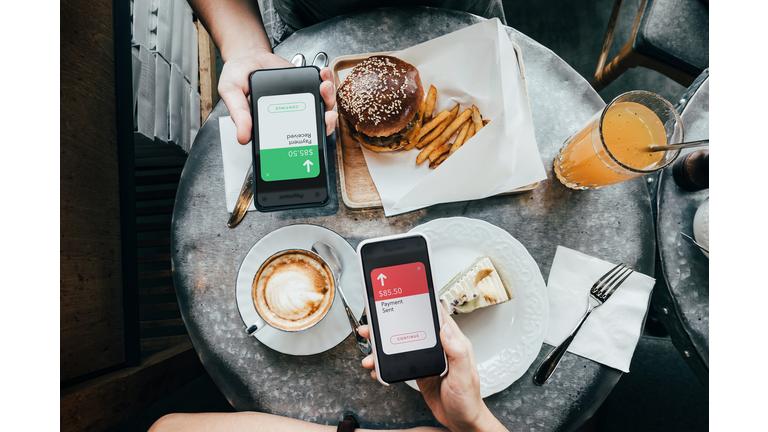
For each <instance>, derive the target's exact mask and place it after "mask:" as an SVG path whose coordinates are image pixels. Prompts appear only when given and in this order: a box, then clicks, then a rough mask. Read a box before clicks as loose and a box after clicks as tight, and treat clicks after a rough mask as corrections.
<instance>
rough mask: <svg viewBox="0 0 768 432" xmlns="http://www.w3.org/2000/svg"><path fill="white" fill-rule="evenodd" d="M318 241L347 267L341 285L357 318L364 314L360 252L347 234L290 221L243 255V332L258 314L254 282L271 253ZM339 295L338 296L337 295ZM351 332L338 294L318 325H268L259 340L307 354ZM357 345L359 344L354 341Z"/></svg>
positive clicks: (238, 288)
mask: <svg viewBox="0 0 768 432" xmlns="http://www.w3.org/2000/svg"><path fill="white" fill-rule="evenodd" d="M316 241H323V242H325V243H327V244H329V245H330V246H331V247H332V248H334V249H335V250H336V253H338V255H339V258H340V259H341V263H342V266H343V268H344V270H343V272H342V274H341V281H340V286H341V287H342V289H343V290H344V295H346V297H347V301H348V302H349V306H350V307H351V308H352V311H354V312H355V315H356V316H357V317H358V319H359V318H360V317H361V316H362V314H363V310H364V309H365V308H364V305H363V290H362V288H361V286H360V270H359V267H358V265H357V253H356V252H355V250H354V249H353V248H352V246H350V245H349V243H347V241H346V240H344V238H343V237H342V236H340V235H338V234H336V233H335V232H333V231H331V230H329V229H327V228H323V227H321V226H317V225H291V226H286V227H283V228H280V229H277V230H275V231H273V232H271V233H269V234H267V235H265V236H264V237H262V239H261V240H259V241H258V242H257V243H256V244H255V245H253V247H252V248H251V250H250V251H249V252H248V254H247V255H246V256H245V259H243V263H242V264H241V265H240V270H238V272H237V286H236V298H237V309H238V310H239V311H240V317H241V318H242V320H243V324H245V326H244V327H243V332H245V329H246V328H248V327H249V326H250V325H251V324H253V323H254V322H255V321H256V317H258V314H257V313H256V307H255V306H254V305H253V298H252V296H251V285H252V284H253V278H254V277H255V276H256V273H257V272H258V271H259V267H260V266H261V264H262V263H263V262H264V261H265V260H266V259H267V258H269V257H270V256H272V254H274V253H276V252H279V251H282V250H286V249H294V248H297V249H306V250H311V249H312V245H313V244H314V243H315V242H316ZM337 297H338V296H337ZM350 334H352V328H351V327H350V326H349V320H348V319H347V314H346V312H344V304H343V303H342V301H341V299H339V298H336V299H335V300H334V302H333V306H331V310H330V311H328V315H326V316H325V318H323V320H322V321H320V323H319V324H317V325H316V326H314V327H312V328H310V329H307V330H304V331H302V332H297V333H289V332H284V331H280V330H277V329H274V328H272V327H267V328H265V329H263V330H261V331H259V332H258V333H257V334H256V338H257V339H258V340H259V342H261V343H263V344H264V345H266V346H268V347H270V348H272V349H273V350H275V351H279V352H281V353H283V354H290V355H297V356H304V355H313V354H319V353H321V352H324V351H327V350H329V349H331V348H333V347H335V346H336V345H338V344H340V343H341V342H343V341H344V340H345V339H346V338H347V337H348V336H349V335H350ZM355 349H357V345H355Z"/></svg>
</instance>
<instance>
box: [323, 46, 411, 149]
mask: <svg viewBox="0 0 768 432" xmlns="http://www.w3.org/2000/svg"><path fill="white" fill-rule="evenodd" d="M336 99H337V102H338V111H339V114H340V115H341V116H343V117H344V119H346V121H347V122H348V124H349V125H350V126H351V130H352V131H354V132H357V133H353V136H354V138H355V139H356V140H357V141H360V142H361V143H363V144H364V145H366V147H368V148H371V147H384V148H383V149H381V150H377V151H387V150H390V151H391V150H397V149H399V148H402V147H403V146H404V145H405V143H403V144H402V145H400V142H401V141H402V138H403V135H404V132H405V129H410V128H411V127H412V126H414V123H413V120H414V118H415V117H416V113H417V112H419V109H420V108H421V103H422V100H423V99H424V89H423V88H422V85H421V78H420V77H419V71H418V70H417V69H416V68H415V67H414V66H413V65H411V64H409V63H406V62H404V61H402V60H400V59H398V58H396V57H390V56H372V57H369V58H368V59H366V60H363V61H362V62H360V63H358V65H357V66H355V68H354V69H352V71H351V72H350V73H349V75H347V77H346V78H345V79H344V82H342V83H341V85H340V86H339V89H338V91H337V92H336ZM419 120H420V118H419ZM368 137H371V138H374V139H372V140H371V139H368ZM376 138H378V139H376Z"/></svg>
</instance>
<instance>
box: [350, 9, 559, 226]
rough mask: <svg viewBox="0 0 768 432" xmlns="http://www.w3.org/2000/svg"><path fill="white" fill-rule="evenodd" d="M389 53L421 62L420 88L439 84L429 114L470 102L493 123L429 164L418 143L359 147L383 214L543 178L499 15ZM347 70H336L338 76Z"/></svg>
mask: <svg viewBox="0 0 768 432" xmlns="http://www.w3.org/2000/svg"><path fill="white" fill-rule="evenodd" d="M393 56H394V57H397V58H400V59H402V60H404V61H407V62H408V63H411V64H412V65H414V66H416V68H418V69H419V75H420V76H421V81H422V84H423V87H424V92H425V93H426V92H427V91H428V89H429V86H430V85H434V86H435V88H437V102H436V104H435V110H434V112H433V113H434V115H437V113H439V112H440V111H441V110H443V109H448V110H450V109H451V108H453V107H454V106H455V105H456V104H457V103H458V104H460V111H459V112H461V111H463V110H464V109H465V108H471V107H472V105H473V104H474V105H477V107H478V109H479V110H480V112H481V113H482V114H483V118H485V119H490V120H491V122H490V123H489V124H488V125H487V126H486V127H484V128H483V129H482V130H481V131H480V132H479V133H478V134H476V135H475V136H474V137H473V138H472V139H471V140H470V141H468V142H467V143H466V144H464V145H463V146H462V147H461V148H460V149H459V150H457V151H456V153H454V154H453V155H452V156H451V157H449V158H448V159H446V160H445V162H443V163H442V164H441V165H440V166H439V167H438V168H437V169H434V170H431V169H429V163H428V162H424V163H423V164H421V165H416V156H417V155H418V154H419V150H418V149H414V150H411V151H397V152H384V153H376V152H373V151H370V150H368V149H366V148H363V154H364V156H365V161H366V163H367V164H368V170H369V171H370V173H371V177H372V178H373V182H374V184H375V185H376V189H377V190H378V192H379V195H380V196H381V201H382V204H383V206H384V213H385V214H386V215H387V216H394V215H397V214H401V213H406V212H410V211H413V210H417V209H420V208H423V207H428V206H431V205H434V204H438V203H446V202H454V201H465V200H473V199H480V198H485V197H488V196H491V195H495V194H498V193H502V192H506V191H509V190H512V189H515V188H518V187H522V186H526V185H529V184H531V183H535V182H537V181H540V180H544V179H546V178H547V176H546V173H545V172H544V166H543V164H542V162H541V157H540V155H539V151H538V147H537V146H536V137H535V136H534V132H533V121H532V119H531V112H530V107H529V104H528V97H527V94H526V91H525V83H524V82H523V79H522V76H521V74H520V65H519V63H518V59H517V56H516V54H515V48H514V46H513V45H512V42H511V41H510V40H509V37H508V36H507V33H506V32H505V31H504V28H503V26H502V24H501V22H500V21H499V20H498V19H492V20H488V21H484V22H482V23H479V24H476V25H473V26H471V27H467V28H465V29H462V30H459V31H456V32H454V33H451V34H448V35H445V36H442V37H439V38H437V39H433V40H430V41H428V42H424V43H422V44H419V45H416V46H414V47H411V48H408V49H406V50H403V51H400V52H397V53H395V54H393ZM350 70H351V69H347V70H342V71H339V79H340V80H343V79H344V78H345V77H346V75H347V74H348V73H349V72H350ZM449 142H450V141H449Z"/></svg>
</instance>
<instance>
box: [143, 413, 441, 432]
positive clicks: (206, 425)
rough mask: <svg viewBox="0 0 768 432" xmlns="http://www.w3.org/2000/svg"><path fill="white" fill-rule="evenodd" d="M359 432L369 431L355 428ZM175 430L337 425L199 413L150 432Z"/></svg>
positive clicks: (320, 429)
mask: <svg viewBox="0 0 768 432" xmlns="http://www.w3.org/2000/svg"><path fill="white" fill-rule="evenodd" d="M357 430H358V431H360V432H366V431H370V429H357ZM408 430H409V431H411V432H432V431H440V432H444V431H445V429H439V428H432V427H418V428H414V429H408ZM174 431H185V432H195V431H222V432H229V431H238V432H261V431H267V432H275V431H306V432H334V431H336V425H333V426H329V425H319V424H315V423H310V422H306V421H303V420H296V419H292V418H288V417H281V416H277V415H272V414H265V413H258V412H237V413H201V414H168V415H166V416H164V417H162V418H160V419H159V420H158V421H157V422H155V424H153V425H152V427H151V428H150V429H149V432H174Z"/></svg>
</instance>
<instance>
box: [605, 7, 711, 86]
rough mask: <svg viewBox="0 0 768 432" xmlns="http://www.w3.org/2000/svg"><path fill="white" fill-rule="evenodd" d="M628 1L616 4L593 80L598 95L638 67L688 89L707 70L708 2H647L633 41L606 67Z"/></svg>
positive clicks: (636, 26) (634, 32)
mask: <svg viewBox="0 0 768 432" xmlns="http://www.w3.org/2000/svg"><path fill="white" fill-rule="evenodd" d="M623 3H624V0H616V2H615V3H614V6H613V11H612V12H611V18H610V20H609V22H608V29H607V30H606V32H605V39H604V40H603V49H602V52H601V53H600V60H599V61H598V63H597V71H596V72H595V77H594V78H593V79H592V81H591V82H590V84H591V85H592V87H593V88H594V89H595V90H596V91H600V90H602V89H603V88H605V87H606V86H607V85H608V84H610V83H611V82H613V81H614V80H615V79H616V78H618V77H619V76H620V75H621V74H622V73H624V72H626V71H627V70H629V68H634V67H637V66H643V67H646V68H649V69H653V70H655V71H658V72H661V73H663V74H664V75H666V76H668V77H669V78H671V79H673V80H675V81H677V82H678V83H680V84H681V85H683V86H685V87H688V86H690V85H691V83H693V80H694V79H695V78H696V77H697V76H698V75H700V74H701V73H702V71H703V70H704V69H706V68H707V67H709V5H708V3H707V2H706V1H704V0H643V2H642V4H641V5H640V11H639V12H638V14H637V20H635V27H634V29H633V30H632V37H631V38H630V40H629V42H627V43H626V45H624V47H623V48H622V49H621V52H620V53H619V55H618V56H617V57H616V58H614V59H613V60H612V61H611V62H610V63H609V64H608V65H606V64H605V63H606V60H607V57H608V51H609V50H610V48H611V43H612V42H613V37H614V34H615V32H616V24H617V23H618V21H619V14H620V13H621V7H622V5H623Z"/></svg>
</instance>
